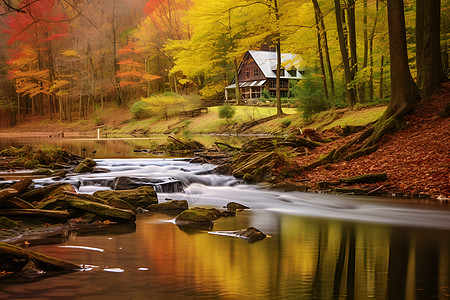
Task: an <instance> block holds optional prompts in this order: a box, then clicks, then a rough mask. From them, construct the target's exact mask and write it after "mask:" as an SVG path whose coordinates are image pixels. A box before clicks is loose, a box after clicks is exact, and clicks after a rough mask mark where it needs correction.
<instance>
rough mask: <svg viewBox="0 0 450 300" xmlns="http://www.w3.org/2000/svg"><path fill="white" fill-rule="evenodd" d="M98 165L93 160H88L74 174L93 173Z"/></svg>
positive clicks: (76, 168) (77, 167)
mask: <svg viewBox="0 0 450 300" xmlns="http://www.w3.org/2000/svg"><path fill="white" fill-rule="evenodd" d="M95 166H97V163H96V162H95V161H94V160H93V159H92V158H89V157H88V158H86V159H85V160H83V161H82V162H81V163H80V164H79V165H78V166H76V167H75V169H74V170H73V172H74V173H92V171H94V168H95Z"/></svg>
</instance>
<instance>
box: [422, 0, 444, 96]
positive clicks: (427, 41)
mask: <svg viewBox="0 0 450 300" xmlns="http://www.w3.org/2000/svg"><path fill="white" fill-rule="evenodd" d="M416 3H417V11H416V42H417V44H416V49H417V54H416V60H417V84H418V85H419V87H421V88H423V91H424V92H425V95H426V96H429V95H430V94H431V93H432V92H434V91H435V90H436V89H437V88H438V87H439V86H440V85H441V83H442V82H443V81H445V75H444V72H443V70H442V58H441V45H440V38H441V36H440V16H441V2H440V1H438V0H435V1H425V0H417V1H416Z"/></svg>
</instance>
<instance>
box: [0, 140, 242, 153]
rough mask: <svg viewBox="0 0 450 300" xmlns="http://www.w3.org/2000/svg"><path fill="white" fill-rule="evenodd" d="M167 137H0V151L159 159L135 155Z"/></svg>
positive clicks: (206, 142)
mask: <svg viewBox="0 0 450 300" xmlns="http://www.w3.org/2000/svg"><path fill="white" fill-rule="evenodd" d="M192 138H193V139H195V140H197V141H199V142H201V143H202V144H204V145H205V146H206V147H211V146H212V145H214V142H224V143H228V144H230V145H233V146H236V147H237V146H240V145H241V144H242V143H243V142H244V141H246V140H248V139H249V138H250V137H245V136H217V135H194V136H192ZM166 141H167V136H166V135H154V136H151V137H148V138H111V139H110V138H108V139H100V140H97V139H95V138H94V139H93V138H49V137H0V150H2V149H4V148H6V147H9V146H18V145H34V146H35V145H42V144H48V145H54V146H56V147H60V148H66V149H68V150H70V151H72V152H73V153H75V154H77V155H80V156H83V157H86V156H88V157H93V158H138V157H141V158H142V157H161V155H157V154H150V153H140V152H134V150H135V149H136V150H140V149H153V148H155V146H156V145H159V144H162V143H165V142H166Z"/></svg>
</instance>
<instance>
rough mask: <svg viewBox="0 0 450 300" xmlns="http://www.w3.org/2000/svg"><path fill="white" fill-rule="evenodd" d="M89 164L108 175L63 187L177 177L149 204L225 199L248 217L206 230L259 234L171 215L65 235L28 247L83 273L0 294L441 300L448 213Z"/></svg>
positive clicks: (141, 166)
mask: <svg viewBox="0 0 450 300" xmlns="http://www.w3.org/2000/svg"><path fill="white" fill-rule="evenodd" d="M131 152H133V151H132V150H131V151H130V150H129V153H131ZM97 153H99V152H97ZM140 155H145V154H140ZM106 156H107V155H106ZM106 156H105V157H106ZM96 161H97V163H98V164H99V165H100V166H101V167H104V168H108V169H109V170H111V172H110V173H100V174H89V175H76V176H70V177H68V178H66V179H65V180H66V181H67V182H70V183H72V184H73V185H74V186H76V187H77V189H78V191H79V192H81V193H93V192H94V191H96V190H99V189H109V184H110V183H111V181H112V179H114V178H115V177H118V176H132V177H147V178H159V179H164V180H166V181H174V180H178V181H181V182H182V183H183V186H184V191H183V192H177V193H167V192H166V193H163V192H159V193H158V198H159V200H160V201H166V200H167V199H176V200H182V199H185V200H187V201H188V202H189V204H190V206H207V207H216V208H221V207H223V206H224V205H226V204H227V203H228V202H230V201H236V202H239V203H241V204H244V205H247V206H249V207H250V208H251V210H248V211H243V212H240V213H238V215H237V216H236V217H230V218H221V219H219V220H217V221H216V222H215V224H214V228H213V231H222V230H237V229H243V228H246V227H248V226H254V227H256V228H258V229H260V230H261V231H263V232H265V233H266V234H268V235H270V237H269V238H266V239H264V240H262V241H259V242H256V243H254V244H250V243H248V242H246V241H243V240H240V239H237V238H232V237H226V236H220V235H215V234H211V233H208V232H201V231H197V232H185V231H182V230H180V229H179V228H178V227H177V226H176V225H175V224H174V223H173V217H170V216H166V215H162V214H153V213H145V214H141V215H139V216H138V218H137V221H136V226H135V227H134V226H129V225H120V226H110V227H108V228H107V229H105V228H101V229H99V230H92V231H90V232H83V233H71V234H68V235H66V236H56V237H54V239H53V243H51V244H44V245H36V246H32V247H30V248H31V249H32V250H35V251H39V252H42V253H44V254H48V255H51V256H55V257H58V258H63V259H66V260H69V261H72V262H74V263H77V264H83V265H85V266H86V267H87V269H86V270H85V271H83V272H75V273H70V274H64V275H59V276H55V277H49V278H44V279H40V280H37V281H30V282H20V283H17V282H16V283H5V282H3V283H2V282H0V298H1V299H27V298H32V299H62V298H64V299H386V298H388V297H389V298H390V299H448V297H449V293H450V291H449V284H450V282H449V280H450V239H449V237H450V211H449V210H448V208H431V207H425V206H422V205H419V204H417V203H416V204H411V203H409V204H407V203H405V201H404V200H403V201H400V200H396V199H394V198H372V197H359V196H335V195H324V194H311V193H300V192H276V191H268V190H264V189H261V188H258V187H256V186H252V185H246V184H244V183H242V182H241V181H240V180H238V179H236V178H233V177H231V176H219V175H212V174H208V171H210V170H211V169H212V168H214V166H212V165H199V164H190V163H189V162H188V161H186V160H185V159H172V158H142V157H141V158H134V159H123V158H122V159H118V158H101V159H100V158H97V159H96ZM35 182H36V183H37V184H38V185H46V184H48V183H50V182H55V181H54V180H53V179H49V178H40V179H36V180H35Z"/></svg>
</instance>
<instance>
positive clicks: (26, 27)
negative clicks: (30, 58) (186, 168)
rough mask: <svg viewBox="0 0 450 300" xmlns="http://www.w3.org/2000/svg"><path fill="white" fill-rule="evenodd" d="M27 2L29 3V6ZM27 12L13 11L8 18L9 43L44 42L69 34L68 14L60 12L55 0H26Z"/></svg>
mask: <svg viewBox="0 0 450 300" xmlns="http://www.w3.org/2000/svg"><path fill="white" fill-rule="evenodd" d="M27 4H29V5H28V6H27ZM20 6H26V8H25V9H24V11H25V13H19V12H16V13H12V14H10V15H9V16H8V17H7V18H6V24H7V25H8V29H7V30H5V31H4V32H5V33H7V34H9V35H10V38H9V40H8V44H9V45H11V44H12V43H14V42H16V41H22V42H32V43H35V44H36V43H37V44H42V43H45V42H48V41H52V40H55V39H59V38H61V37H64V36H66V35H67V28H68V25H67V23H66V22H64V20H66V15H65V14H64V13H62V12H58V10H57V7H56V5H55V0H39V1H32V0H24V1H22V2H21V4H20Z"/></svg>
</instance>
